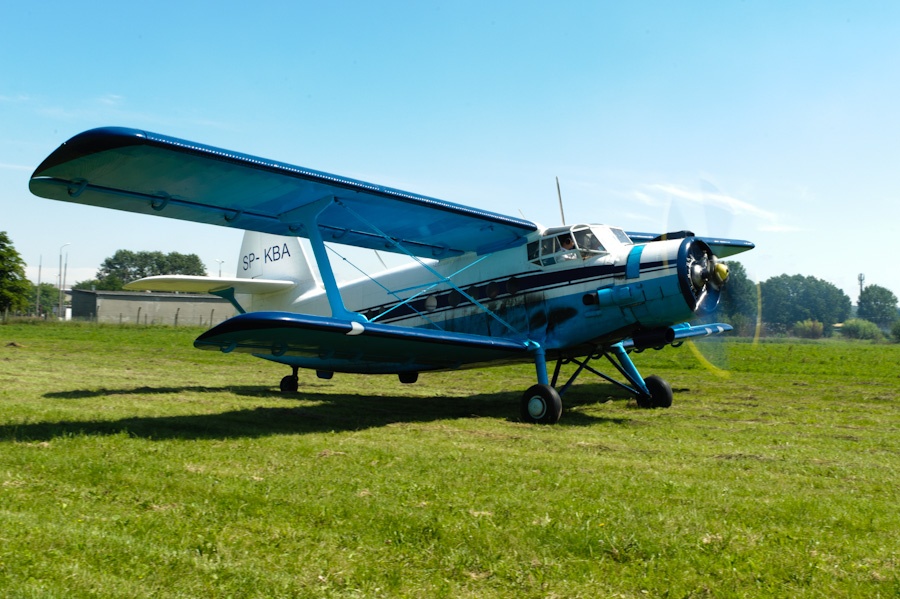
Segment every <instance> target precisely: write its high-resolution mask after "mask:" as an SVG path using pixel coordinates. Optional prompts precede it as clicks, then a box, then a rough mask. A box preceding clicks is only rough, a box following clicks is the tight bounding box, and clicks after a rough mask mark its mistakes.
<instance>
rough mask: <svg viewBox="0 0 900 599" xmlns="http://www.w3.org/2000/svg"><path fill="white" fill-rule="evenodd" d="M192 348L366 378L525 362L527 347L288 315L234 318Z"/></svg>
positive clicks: (488, 339)
mask: <svg viewBox="0 0 900 599" xmlns="http://www.w3.org/2000/svg"><path fill="white" fill-rule="evenodd" d="M194 346H195V347H197V348H200V349H217V350H220V351H223V352H231V351H237V352H243V353H250V354H253V355H255V356H258V357H260V358H266V359H269V360H274V361H276V362H281V363H284V364H291V365H294V366H300V367H303V368H314V369H316V370H325V371H333V372H357V373H367V374H386V373H399V372H419V371H427V370H452V369H456V368H460V367H462V366H466V365H474V364H481V363H488V362H494V363H496V362H497V361H504V360H509V361H515V360H521V359H528V357H529V349H528V346H527V345H526V343H525V342H522V341H514V340H512V339H507V338H502V337H500V338H498V337H486V336H482V335H468V334H464V333H450V332H446V331H436V330H428V329H417V328H410V327H400V326H394V325H389V324H379V323H374V322H366V323H359V322H351V321H348V320H341V319H337V318H331V317H329V316H312V315H309V314H294V313H290V312H250V313H247V314H241V315H239V316H235V317H234V318H231V319H229V320H226V321H225V322H223V323H222V324H220V325H218V326H216V327H213V328H212V329H210V330H209V331H206V332H205V333H203V334H202V335H200V336H199V337H197V339H196V341H194Z"/></svg>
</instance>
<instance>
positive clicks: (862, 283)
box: [856, 273, 866, 295]
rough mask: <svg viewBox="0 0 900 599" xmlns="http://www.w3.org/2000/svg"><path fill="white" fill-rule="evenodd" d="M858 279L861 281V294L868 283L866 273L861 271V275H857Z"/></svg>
mask: <svg viewBox="0 0 900 599" xmlns="http://www.w3.org/2000/svg"><path fill="white" fill-rule="evenodd" d="M856 279H857V280H858V281H859V294H860V295H862V292H863V286H864V285H865V283H866V275H864V274H863V273H859V276H858V277H856Z"/></svg>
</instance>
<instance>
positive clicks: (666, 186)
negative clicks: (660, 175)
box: [631, 181, 803, 233]
mask: <svg viewBox="0 0 900 599" xmlns="http://www.w3.org/2000/svg"><path fill="white" fill-rule="evenodd" d="M631 197H632V198H633V199H634V200H636V201H637V202H639V203H641V204H643V205H645V206H649V207H652V208H660V207H666V206H667V207H669V209H670V218H672V214H673V213H672V211H673V210H674V214H675V215H676V216H677V215H679V212H680V211H679V210H678V209H677V205H676V204H675V202H684V203H686V204H688V205H693V206H696V207H699V208H707V209H708V208H712V209H715V210H716V211H720V212H721V213H724V214H728V215H731V216H734V217H742V218H751V219H755V220H757V221H759V224H758V229H759V230H760V231H766V232H769V233H795V232H797V231H802V230H803V229H802V228H800V227H796V226H793V225H789V224H785V223H784V222H783V220H784V217H783V216H782V215H780V214H777V213H775V212H771V211H769V210H765V209H763V208H760V207H758V206H755V205H754V204H752V203H750V202H747V201H745V200H741V199H740V198H736V197H734V196H731V195H728V194H725V193H722V192H720V191H719V190H718V189H717V188H716V187H715V185H712V184H711V183H708V182H706V181H701V184H700V186H699V187H698V188H689V187H685V186H683V185H678V184H675V183H655V184H651V185H645V186H643V187H642V188H640V189H637V190H634V191H632V193H631ZM682 206H684V204H682Z"/></svg>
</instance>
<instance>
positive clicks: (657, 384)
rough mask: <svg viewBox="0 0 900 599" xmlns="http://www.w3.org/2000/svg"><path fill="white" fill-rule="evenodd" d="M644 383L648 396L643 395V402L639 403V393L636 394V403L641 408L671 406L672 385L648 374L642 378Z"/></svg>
mask: <svg viewBox="0 0 900 599" xmlns="http://www.w3.org/2000/svg"><path fill="white" fill-rule="evenodd" d="M644 384H645V385H647V389H648V390H649V391H650V397H645V396H644V403H641V397H642V396H641V395H639V396H638V405H639V406H641V407H642V408H670V407H672V386H671V385H669V383H668V382H666V380H665V379H662V378H660V377H658V376H655V375H654V376H648V377H647V378H645V379H644ZM645 404H646V405H645Z"/></svg>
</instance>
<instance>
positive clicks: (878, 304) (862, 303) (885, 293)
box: [856, 285, 897, 329]
mask: <svg viewBox="0 0 900 599" xmlns="http://www.w3.org/2000/svg"><path fill="white" fill-rule="evenodd" d="M856 315H857V316H858V317H859V318H863V319H865V320H869V321H871V322H874V323H875V324H877V325H878V326H880V327H881V328H883V329H887V328H888V327H890V326H891V323H893V322H894V321H895V320H897V296H896V295H894V294H893V293H891V291H890V289H885V288H884V287H879V286H878V285H869V286H867V287H866V288H865V289H863V290H862V291H860V292H859V304H858V309H857V311H856Z"/></svg>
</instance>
